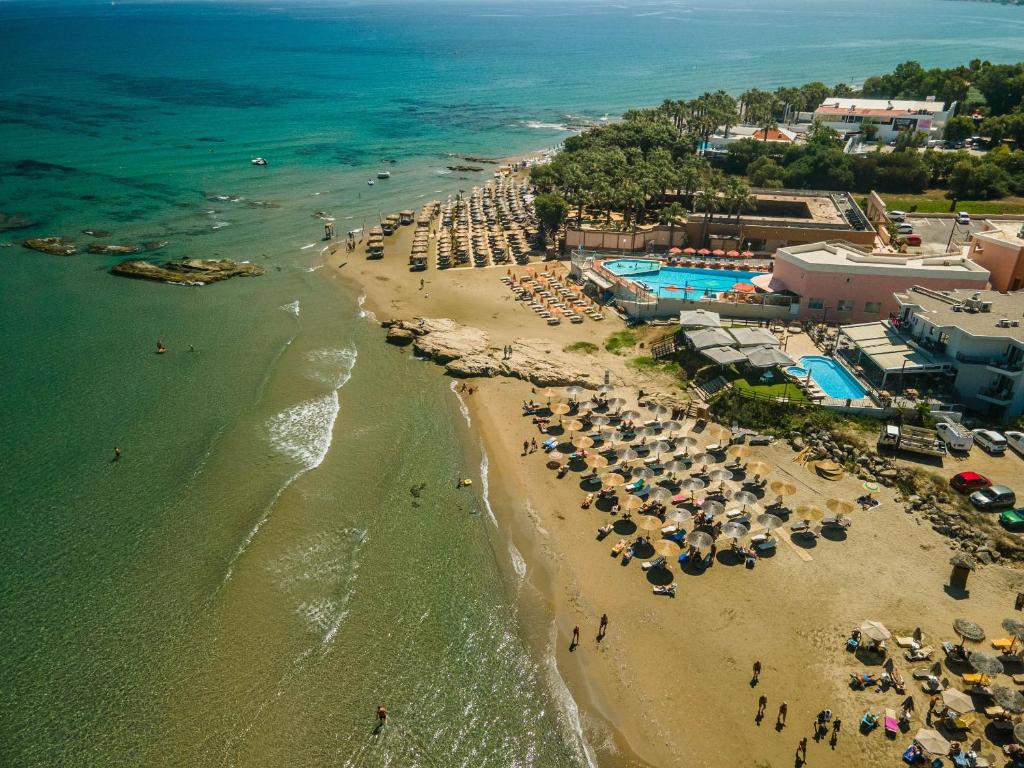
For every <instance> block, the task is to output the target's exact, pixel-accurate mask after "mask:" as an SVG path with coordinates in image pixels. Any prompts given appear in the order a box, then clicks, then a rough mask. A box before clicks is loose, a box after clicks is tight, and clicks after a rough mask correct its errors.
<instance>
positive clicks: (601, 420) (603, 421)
mask: <svg viewBox="0 0 1024 768" xmlns="http://www.w3.org/2000/svg"><path fill="white" fill-rule="evenodd" d="M590 423H591V424H593V425H594V426H595V427H606V426H608V425H609V424H611V423H612V420H611V419H610V418H608V417H607V416H605V415H604V414H601V413H596V414H594V415H593V416H591V417H590Z"/></svg>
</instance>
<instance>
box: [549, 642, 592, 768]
mask: <svg viewBox="0 0 1024 768" xmlns="http://www.w3.org/2000/svg"><path fill="white" fill-rule="evenodd" d="M557 643H558V627H556V626H555V623H554V622H552V623H551V644H550V646H549V648H548V653H547V654H546V656H547V659H546V664H545V666H546V668H547V672H548V684H549V686H550V688H551V692H552V693H553V694H554V697H555V701H556V703H557V704H558V705H559V709H560V710H561V713H562V718H563V722H564V725H565V727H566V729H567V730H568V731H569V734H568V735H570V736H571V737H572V738H571V739H570V741H569V743H570V744H571V745H572V747H573V750H574V751H575V752H576V755H577V757H579V758H580V760H581V761H583V760H585V761H586V763H587V765H588V766H590V768H597V758H596V756H595V755H594V750H593V749H592V748H591V746H590V745H589V744H588V743H587V738H586V736H584V735H583V722H582V721H581V720H580V708H579V707H578V706H577V704H576V699H574V698H573V697H572V693H571V692H570V691H569V686H567V685H566V684H565V680H564V679H563V678H562V675H561V673H560V672H559V671H558V662H557V661H556V660H555V647H556V645H557Z"/></svg>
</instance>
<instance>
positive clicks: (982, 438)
mask: <svg viewBox="0 0 1024 768" xmlns="http://www.w3.org/2000/svg"><path fill="white" fill-rule="evenodd" d="M974 442H976V443H977V444H978V445H980V446H981V447H982V448H984V449H985V450H986V451H988V452H989V453H991V454H993V455H996V456H999V455H1001V454H1004V453H1006V438H1005V437H1003V436H1002V435H1000V434H999V433H998V432H996V431H995V430H992V429H976V430H974Z"/></svg>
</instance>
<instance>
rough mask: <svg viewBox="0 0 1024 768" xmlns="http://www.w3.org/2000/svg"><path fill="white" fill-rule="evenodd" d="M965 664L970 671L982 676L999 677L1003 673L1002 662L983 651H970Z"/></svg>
mask: <svg viewBox="0 0 1024 768" xmlns="http://www.w3.org/2000/svg"><path fill="white" fill-rule="evenodd" d="M967 663H968V664H970V665H971V669H973V670H974V671H975V672H980V673H981V674H983V675H1000V674H1002V672H1003V662H1001V661H1000V660H999V659H997V658H996V657H995V656H993V655H992V654H990V653H985V652H984V651H971V653H970V655H969V656H968V657H967Z"/></svg>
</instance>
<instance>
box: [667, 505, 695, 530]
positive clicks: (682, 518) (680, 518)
mask: <svg viewBox="0 0 1024 768" xmlns="http://www.w3.org/2000/svg"><path fill="white" fill-rule="evenodd" d="M692 522H693V515H692V514H690V513H689V512H687V511H686V510H685V509H674V510H672V511H671V512H669V513H668V514H667V515H665V523H666V524H668V523H673V524H674V525H678V526H679V527H682V526H684V525H689V524H690V523H692Z"/></svg>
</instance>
